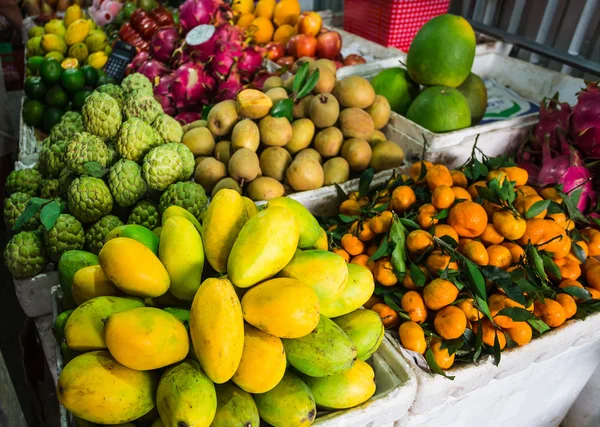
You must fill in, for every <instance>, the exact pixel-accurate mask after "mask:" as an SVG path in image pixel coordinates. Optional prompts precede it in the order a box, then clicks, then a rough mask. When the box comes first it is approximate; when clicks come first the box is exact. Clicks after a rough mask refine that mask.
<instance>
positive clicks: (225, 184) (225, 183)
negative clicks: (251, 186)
mask: <svg viewBox="0 0 600 427" xmlns="http://www.w3.org/2000/svg"><path fill="white" fill-rule="evenodd" d="M223 188H229V189H231V190H235V191H237V192H238V193H240V194H242V187H240V184H238V182H237V181H236V180H235V179H233V178H231V177H227V178H223V179H222V180H220V181H219V182H217V185H215V188H213V191H212V193H210V195H211V197H215V194H217V193H218V192H219V190H222V189H223Z"/></svg>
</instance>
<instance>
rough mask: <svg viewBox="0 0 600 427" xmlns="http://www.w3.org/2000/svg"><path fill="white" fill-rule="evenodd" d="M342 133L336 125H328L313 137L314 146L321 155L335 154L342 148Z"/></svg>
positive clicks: (330, 155)
mask: <svg viewBox="0 0 600 427" xmlns="http://www.w3.org/2000/svg"><path fill="white" fill-rule="evenodd" d="M343 142H344V135H342V131H340V130H339V129H338V128H336V127H333V126H331V127H328V128H325V129H323V130H322V131H320V132H319V133H318V134H317V136H316V137H315V148H316V150H317V151H318V152H319V154H320V155H321V156H323V157H334V156H337V155H338V153H339V152H340V148H342V143H343Z"/></svg>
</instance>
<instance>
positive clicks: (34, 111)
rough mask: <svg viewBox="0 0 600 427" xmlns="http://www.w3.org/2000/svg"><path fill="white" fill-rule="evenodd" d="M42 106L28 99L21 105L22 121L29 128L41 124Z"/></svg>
mask: <svg viewBox="0 0 600 427" xmlns="http://www.w3.org/2000/svg"><path fill="white" fill-rule="evenodd" d="M43 115H44V105H43V104H42V103H41V102H40V101H36V100H35V99H30V100H28V101H25V103H24V104H23V120H24V121H25V123H27V124H28V125H31V126H38V125H39V124H40V123H41V122H42V117H43Z"/></svg>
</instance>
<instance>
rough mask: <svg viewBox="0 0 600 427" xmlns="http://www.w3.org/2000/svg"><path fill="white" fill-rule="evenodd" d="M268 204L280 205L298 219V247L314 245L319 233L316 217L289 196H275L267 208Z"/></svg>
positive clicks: (303, 247) (319, 228)
mask: <svg viewBox="0 0 600 427" xmlns="http://www.w3.org/2000/svg"><path fill="white" fill-rule="evenodd" d="M270 206H281V207H283V208H286V209H287V210H289V211H290V213H291V214H292V216H293V217H294V218H295V219H296V221H298V225H299V226H300V239H299V240H298V247H299V248H300V249H307V248H310V247H312V246H314V244H315V243H317V240H319V236H320V235H321V227H320V226H319V222H318V221H317V219H316V218H315V217H314V216H313V214H311V213H310V212H309V211H308V209H306V208H305V207H304V206H302V204H301V203H300V202H297V201H296V200H294V199H290V198H289V197H276V198H274V199H271V200H269V203H267V208H269V207H270Z"/></svg>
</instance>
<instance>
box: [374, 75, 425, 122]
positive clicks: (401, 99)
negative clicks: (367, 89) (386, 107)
mask: <svg viewBox="0 0 600 427" xmlns="http://www.w3.org/2000/svg"><path fill="white" fill-rule="evenodd" d="M371 85H372V86H373V89H375V93H376V94H377V95H383V96H384V97H385V98H386V99H387V100H388V102H389V103H390V107H391V108H392V111H395V112H396V113H398V114H402V115H404V114H406V110H408V106H409V105H410V103H411V102H412V101H413V99H415V98H416V97H417V95H418V94H419V89H420V88H419V85H418V84H417V83H415V82H413V81H412V80H411V78H410V77H409V75H408V73H407V72H406V70H405V69H404V68H400V67H396V68H388V69H387V70H383V71H382V72H380V73H379V74H377V75H376V76H375V77H374V78H373V80H371Z"/></svg>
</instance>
